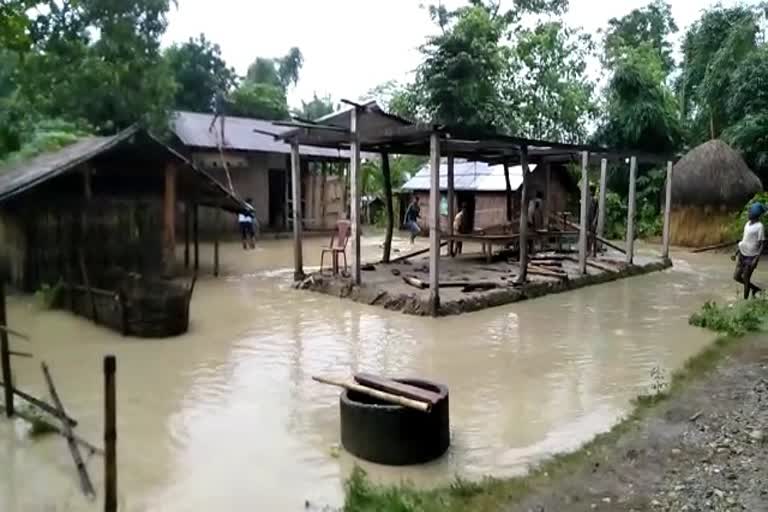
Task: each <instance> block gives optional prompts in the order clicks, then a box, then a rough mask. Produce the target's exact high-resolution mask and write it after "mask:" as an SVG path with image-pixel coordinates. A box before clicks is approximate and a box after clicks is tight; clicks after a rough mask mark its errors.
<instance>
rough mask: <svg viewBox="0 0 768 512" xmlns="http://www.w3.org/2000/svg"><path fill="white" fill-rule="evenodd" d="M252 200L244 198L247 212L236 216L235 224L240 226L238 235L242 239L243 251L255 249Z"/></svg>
mask: <svg viewBox="0 0 768 512" xmlns="http://www.w3.org/2000/svg"><path fill="white" fill-rule="evenodd" d="M252 201H253V199H251V198H250V197H249V198H246V200H245V204H246V205H247V206H248V211H247V212H240V213H238V214H237V223H238V224H239V225H240V235H241V236H242V237H243V249H246V250H247V249H248V248H249V247H250V248H251V249H255V248H256V233H255V232H254V230H253V206H251V202H252Z"/></svg>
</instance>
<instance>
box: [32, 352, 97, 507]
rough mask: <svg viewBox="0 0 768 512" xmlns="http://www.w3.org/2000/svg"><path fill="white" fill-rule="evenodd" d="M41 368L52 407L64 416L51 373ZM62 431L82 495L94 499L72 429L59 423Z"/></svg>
mask: <svg viewBox="0 0 768 512" xmlns="http://www.w3.org/2000/svg"><path fill="white" fill-rule="evenodd" d="M41 366H42V368H43V375H44V376H45V381H46V383H47V384H48V391H49V392H50V394H51V399H52V400H53V403H54V405H55V406H56V408H57V409H58V410H59V413H60V415H61V416H66V414H67V413H66V410H65V409H64V405H62V403H61V399H60V398H59V393H58V392H57V391H56V386H55V385H54V384H53V379H52V378H51V373H50V371H49V370H48V365H47V364H45V363H41ZM61 426H62V429H63V430H64V433H65V437H66V438H67V444H68V445H69V451H70V453H72V459H73V460H74V461H75V466H76V467H77V472H78V475H79V476H80V487H81V488H82V490H83V494H85V495H86V496H88V497H89V498H95V497H96V491H95V490H94V488H93V483H91V478H90V477H89V476H88V469H87V468H86V467H85V462H83V457H82V455H80V449H79V448H78V446H77V441H76V440H75V435H74V433H73V432H72V427H71V426H70V424H69V423H68V422H66V421H62V422H61Z"/></svg>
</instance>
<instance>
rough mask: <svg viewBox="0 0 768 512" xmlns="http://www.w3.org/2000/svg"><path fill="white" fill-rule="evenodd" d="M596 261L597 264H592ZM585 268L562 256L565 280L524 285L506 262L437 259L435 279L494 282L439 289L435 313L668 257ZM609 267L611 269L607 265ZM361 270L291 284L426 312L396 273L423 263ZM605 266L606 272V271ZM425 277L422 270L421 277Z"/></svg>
mask: <svg viewBox="0 0 768 512" xmlns="http://www.w3.org/2000/svg"><path fill="white" fill-rule="evenodd" d="M598 261H599V262H598ZM598 261H595V262H593V263H596V264H597V265H599V266H601V267H604V268H602V269H600V268H596V267H595V266H590V267H589V269H588V273H587V275H580V274H579V273H578V269H577V268H576V263H575V262H571V261H569V260H566V261H565V262H564V264H563V268H562V270H561V271H562V272H563V274H565V275H567V277H565V278H547V277H544V276H541V275H539V276H533V277H532V278H531V280H530V281H529V282H528V283H526V284H525V285H516V284H514V277H515V276H514V273H515V271H516V270H518V269H517V268H516V265H514V264H510V263H506V262H503V263H492V264H491V263H488V264H483V263H477V262H467V261H458V262H457V261H453V260H451V261H447V264H443V263H442V262H441V267H442V268H441V275H440V281H441V283H444V282H447V281H451V282H457V280H458V282H459V283H460V282H462V281H466V282H467V283H468V284H469V283H471V282H479V281H482V282H483V283H491V284H493V285H494V286H496V287H495V288H493V289H490V290H486V291H473V292H463V291H462V290H461V288H460V287H454V288H446V289H443V288H441V290H440V294H441V302H440V307H439V313H438V314H439V316H448V315H459V314H462V313H470V312H473V311H480V310H483V309H487V308H492V307H496V306H502V305H505V304H512V303H514V302H519V301H523V300H528V299H535V298H537V297H542V296H544V295H549V294H554V293H562V292H566V291H570V290H575V289H577V288H583V287H585V286H592V285H597V284H602V283H607V282H610V281H616V280H618V279H625V278H628V277H634V276H640V275H643V274H648V273H651V272H658V271H661V270H664V269H667V268H670V267H671V266H672V262H671V261H670V260H659V259H650V258H646V259H645V260H640V261H638V262H637V263H636V264H633V265H627V264H625V263H623V262H620V261H618V260H616V259H600V260H598ZM608 265H611V266H612V267H608ZM367 268H368V270H367V271H365V272H363V284H362V285H360V286H356V285H354V283H353V282H352V280H351V278H349V277H344V276H339V275H336V276H334V275H332V274H330V273H329V272H324V273H320V272H316V273H313V274H310V275H309V276H307V277H306V278H305V279H304V280H303V281H301V282H299V283H297V286H296V287H297V288H299V289H302V290H309V291H313V292H318V293H323V294H326V295H331V296H334V297H339V298H342V299H348V300H352V301H354V302H358V303H362V304H368V305H370V306H379V307H383V308H384V309H388V310H391V311H401V312H403V313H405V314H408V315H416V316H429V315H430V308H429V291H428V290H419V289H417V288H414V287H412V286H409V285H407V284H406V283H404V281H403V279H402V276H412V277H418V274H419V273H422V274H425V272H426V271H427V269H426V267H425V265H424V262H423V261H420V262H414V263H412V264H410V263H406V262H403V263H398V264H377V265H375V266H370V265H369V266H368V267H367ZM606 268H610V270H606ZM427 279H428V277H427V275H426V274H425V275H424V277H423V280H424V281H426V280H427Z"/></svg>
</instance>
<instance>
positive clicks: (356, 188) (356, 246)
mask: <svg viewBox="0 0 768 512" xmlns="http://www.w3.org/2000/svg"><path fill="white" fill-rule="evenodd" d="M358 114H359V113H358V111H357V109H356V108H353V109H352V111H351V112H350V116H351V118H350V124H349V127H350V128H349V129H350V132H351V134H352V143H351V144H350V148H349V185H350V194H351V195H352V197H351V200H352V203H351V205H350V206H351V208H350V215H349V217H350V219H349V220H350V222H351V224H352V278H353V279H354V282H355V284H358V285H359V284H360V278H361V275H360V178H361V176H360V142H359V140H358V138H357V117H358Z"/></svg>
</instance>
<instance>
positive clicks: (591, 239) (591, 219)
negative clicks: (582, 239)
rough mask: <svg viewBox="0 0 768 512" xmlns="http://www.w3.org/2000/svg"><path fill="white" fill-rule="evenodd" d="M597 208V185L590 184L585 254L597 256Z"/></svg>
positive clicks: (598, 206) (598, 204) (598, 205)
mask: <svg viewBox="0 0 768 512" xmlns="http://www.w3.org/2000/svg"><path fill="white" fill-rule="evenodd" d="M599 208H600V203H599V201H598V197H597V187H595V186H594V185H590V186H589V203H587V255H589V254H591V255H593V256H597V216H598V209H599Z"/></svg>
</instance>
